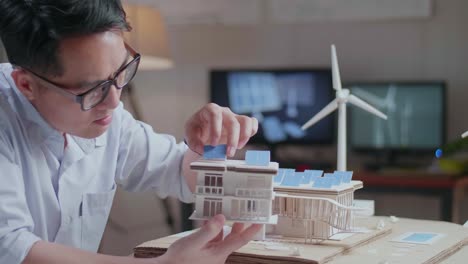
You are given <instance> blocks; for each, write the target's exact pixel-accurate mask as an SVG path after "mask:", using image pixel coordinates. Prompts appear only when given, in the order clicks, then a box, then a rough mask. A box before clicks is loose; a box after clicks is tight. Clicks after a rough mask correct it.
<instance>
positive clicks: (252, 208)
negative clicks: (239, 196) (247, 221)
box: [247, 200, 257, 212]
mask: <svg viewBox="0 0 468 264" xmlns="http://www.w3.org/2000/svg"><path fill="white" fill-rule="evenodd" d="M256 211H257V201H251V200H249V201H247V212H256Z"/></svg>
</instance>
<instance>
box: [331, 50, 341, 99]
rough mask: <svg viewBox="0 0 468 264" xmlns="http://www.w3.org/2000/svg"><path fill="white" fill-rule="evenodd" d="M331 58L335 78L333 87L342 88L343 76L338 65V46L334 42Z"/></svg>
mask: <svg viewBox="0 0 468 264" xmlns="http://www.w3.org/2000/svg"><path fill="white" fill-rule="evenodd" d="M331 59H332V78H333V89H335V90H337V91H339V90H341V76H340V67H339V66H338V58H337V57H336V48H335V45H334V44H333V45H332V46H331Z"/></svg>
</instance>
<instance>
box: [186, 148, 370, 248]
mask: <svg viewBox="0 0 468 264" xmlns="http://www.w3.org/2000/svg"><path fill="white" fill-rule="evenodd" d="M224 153H225V146H220V147H209V148H205V154H204V158H203V159H200V160H198V161H196V162H192V163H191V165H190V167H191V169H192V170H194V171H197V172H198V176H197V185H196V192H195V195H196V203H195V212H194V213H193V214H192V216H191V217H190V219H192V220H202V219H209V218H211V217H212V216H214V215H216V214H223V215H224V216H225V217H226V219H227V220H229V221H235V222H247V223H261V224H270V225H269V226H268V227H266V228H264V229H263V231H262V232H261V234H259V235H258V236H257V239H260V240H261V239H264V238H265V233H269V234H274V235H282V236H287V237H296V238H304V239H305V241H306V242H310V241H314V240H317V239H318V240H323V239H328V238H329V237H331V236H332V235H333V234H336V233H338V232H340V231H345V230H350V229H351V228H352V223H353V215H352V213H353V212H352V211H353V210H354V208H353V207H352V203H353V200H354V191H355V190H357V189H359V188H362V182H360V181H351V177H352V172H335V173H325V174H324V175H323V176H322V174H323V171H305V172H295V171H294V170H293V169H279V168H278V163H276V162H270V153H269V151H247V152H246V159H245V160H227V159H226V157H225V154H224Z"/></svg>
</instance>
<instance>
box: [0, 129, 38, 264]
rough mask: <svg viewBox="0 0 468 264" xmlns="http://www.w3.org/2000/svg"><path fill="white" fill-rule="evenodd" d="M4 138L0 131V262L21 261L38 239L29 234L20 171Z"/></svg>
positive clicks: (30, 221) (27, 213) (16, 263)
mask: <svg viewBox="0 0 468 264" xmlns="http://www.w3.org/2000/svg"><path fill="white" fill-rule="evenodd" d="M5 139H6V137H5V136H4V135H3V134H2V133H1V131H0V168H1V170H0V263H11V264H20V263H22V262H23V260H24V258H25V257H26V256H27V254H28V252H29V250H30V249H31V247H32V246H33V244H34V243H36V242H37V241H39V240H40V238H39V237H37V236H36V235H34V234H33V233H32V230H33V221H32V218H31V214H30V212H29V209H28V206H27V203H26V198H25V195H24V193H25V188H24V179H23V176H22V172H21V170H20V169H19V166H18V165H17V164H16V163H15V161H14V152H13V149H12V147H11V146H9V144H8V141H6V140H5Z"/></svg>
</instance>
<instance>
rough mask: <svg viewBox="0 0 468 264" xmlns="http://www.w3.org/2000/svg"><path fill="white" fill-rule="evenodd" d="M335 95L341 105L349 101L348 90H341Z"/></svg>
mask: <svg viewBox="0 0 468 264" xmlns="http://www.w3.org/2000/svg"><path fill="white" fill-rule="evenodd" d="M335 94H336V98H337V99H338V102H339V103H346V102H347V101H348V96H349V94H350V92H349V90H348V89H340V90H337V91H336V93H335Z"/></svg>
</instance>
